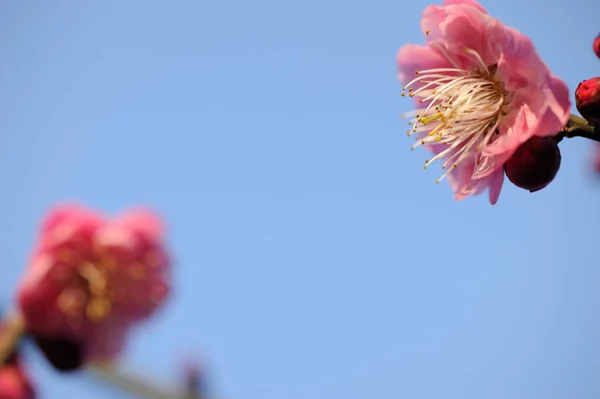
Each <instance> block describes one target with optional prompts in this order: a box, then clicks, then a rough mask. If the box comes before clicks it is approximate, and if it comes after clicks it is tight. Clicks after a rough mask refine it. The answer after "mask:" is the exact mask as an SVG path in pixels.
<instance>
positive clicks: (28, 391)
mask: <svg viewBox="0 0 600 399" xmlns="http://www.w3.org/2000/svg"><path fill="white" fill-rule="evenodd" d="M35 396H36V395H35V390H34V388H33V385H32V384H31V381H30V380H29V377H28V375H27V373H26V372H25V370H24V369H23V366H22V364H21V361H20V360H19V356H18V354H17V352H16V351H15V352H13V354H12V355H11V356H10V358H9V359H8V361H7V362H6V363H5V364H4V365H2V366H0V399H35Z"/></svg>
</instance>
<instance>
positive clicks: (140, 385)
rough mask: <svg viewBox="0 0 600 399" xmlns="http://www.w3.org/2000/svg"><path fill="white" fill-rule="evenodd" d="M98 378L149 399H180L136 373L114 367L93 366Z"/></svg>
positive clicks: (173, 393)
mask: <svg viewBox="0 0 600 399" xmlns="http://www.w3.org/2000/svg"><path fill="white" fill-rule="evenodd" d="M89 369H90V371H91V372H92V373H93V374H95V376H96V377H98V378H100V379H102V380H104V381H105V382H108V383H111V384H113V385H115V386H117V387H119V388H121V389H123V390H125V391H129V392H131V393H134V394H136V395H137V396H140V397H144V398H147V399H179V398H180V395H177V394H176V393H175V392H169V391H167V390H165V389H163V388H161V387H159V386H157V385H155V384H153V383H151V382H149V381H148V380H147V379H145V378H143V377H142V376H140V375H137V374H134V373H128V372H125V371H123V370H120V369H119V368H117V367H114V366H93V367H90V368H89Z"/></svg>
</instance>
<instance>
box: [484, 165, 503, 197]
mask: <svg viewBox="0 0 600 399" xmlns="http://www.w3.org/2000/svg"><path fill="white" fill-rule="evenodd" d="M503 183H504V169H498V170H496V171H495V172H494V173H493V174H492V175H491V176H490V177H489V187H490V188H489V193H488V194H489V200H490V204H492V205H496V202H498V198H500V192H501V191H502V184H503Z"/></svg>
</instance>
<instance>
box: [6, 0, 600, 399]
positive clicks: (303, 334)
mask: <svg viewBox="0 0 600 399" xmlns="http://www.w3.org/2000/svg"><path fill="white" fill-rule="evenodd" d="M428 4H430V2H429V1H421V0H419V1H411V2H409V1H402V0H395V1H392V0H372V1H368V2H367V1H354V0H345V1H342V0H304V1H276V0H255V1H251V2H250V1H245V0H223V1H212V2H209V1H183V0H172V1H153V0H128V1H123V0H102V1H93V0H89V1H78V2H77V1H52V2H46V1H33V2H19V1H3V2H1V3H0V54H2V57H1V59H0V186H1V187H2V195H1V196H0V226H2V229H1V230H0V248H1V250H0V265H1V266H0V278H1V280H0V297H1V299H3V300H4V301H10V300H11V297H12V295H13V294H14V289H13V287H14V285H15V284H16V282H17V281H18V279H19V277H20V275H21V273H22V271H23V267H24V265H25V264H26V262H27V258H28V256H29V251H30V248H31V246H32V244H33V242H34V240H35V237H36V233H37V225H38V223H39V222H40V220H41V219H42V218H43V216H44V214H45V213H46V212H47V211H48V210H49V209H50V207H51V206H52V205H54V204H57V203H59V202H61V201H65V200H66V201H73V200H75V201H80V202H83V203H85V204H88V205H90V206H93V207H95V208H99V209H101V210H104V211H107V212H117V211H119V210H123V209H126V208H128V207H130V206H133V205H136V204H148V205H151V206H153V207H155V208H156V209H158V210H159V211H160V212H162V214H163V215H164V217H165V218H166V219H167V223H168V226H169V233H170V234H169V237H168V239H169V245H170V248H171V249H172V252H173V254H174V256H175V257H176V260H177V262H176V265H175V281H174V291H175V295H174V296H173V298H172V300H171V302H170V303H169V305H168V307H166V308H165V309H164V311H163V312H161V313H160V314H158V315H157V316H156V317H155V318H153V319H152V320H151V321H150V322H149V323H147V324H145V325H143V326H140V328H138V329H137V330H135V331H134V332H132V334H131V337H130V345H129V346H128V348H127V351H126V353H125V354H124V357H123V364H124V365H126V366H127V367H130V368H133V369H136V370H138V371H140V372H148V373H150V375H153V376H156V378H157V379H159V380H162V381H165V382H169V381H176V380H177V378H179V376H180V369H181V364H182V362H184V361H185V360H186V359H189V358H190V357H196V358H198V359H203V360H202V361H204V362H206V363H207V365H208V366H209V375H210V377H211V384H212V386H213V387H214V389H215V391H216V393H217V394H218V396H220V397H226V398H229V399H342V398H343V399H365V398H382V399H386V398H390V399H392V398H394V399H400V398H411V399H482V398H485V399H506V398H510V399H532V398H544V399H573V398H577V399H588V398H589V399H596V398H598V397H599V396H600V379H598V375H599V373H600V345H598V342H599V341H598V338H599V336H600V312H598V308H599V304H600V290H599V289H598V286H599V285H600V262H599V261H598V248H599V244H598V243H599V241H598V236H599V234H600V232H599V231H598V221H599V217H600V216H599V215H598V204H599V203H600V179H598V178H596V177H595V176H594V175H593V173H592V171H591V156H592V149H593V147H592V146H591V145H590V143H589V142H586V141H585V140H584V139H573V140H565V141H564V142H563V143H561V151H562V155H563V161H562V167H561V170H560V172H559V174H558V176H557V177H556V179H555V181H554V182H553V183H552V184H551V185H550V186H548V187H547V188H546V189H544V190H542V191H540V192H537V193H535V194H530V193H528V192H527V191H524V190H521V189H518V188H516V187H514V186H511V185H510V184H505V188H504V190H503V192H502V195H501V197H500V201H499V202H498V204H497V205H496V206H490V205H489V203H488V201H487V195H485V196H480V197H473V198H468V199H466V200H464V201H462V202H456V201H454V200H453V198H452V193H451V190H450V188H449V187H448V186H447V184H445V183H444V184H439V185H436V184H435V183H434V180H435V179H436V178H437V177H438V175H439V173H438V170H437V168H432V169H433V170H428V171H424V170H423V167H422V165H423V161H424V159H425V158H426V156H427V154H426V152H425V151H414V152H411V151H409V146H410V145H411V143H412V141H411V140H410V139H408V138H407V137H406V135H405V129H406V124H405V123H406V122H404V121H402V120H400V118H399V115H400V114H401V113H402V112H405V111H407V110H409V109H410V102H409V101H408V100H406V99H403V98H402V97H400V92H401V85H400V84H399V83H398V82H397V80H396V65H395V61H396V52H397V50H398V48H399V47H400V46H402V45H403V44H405V43H407V42H415V43H422V42H423V38H422V36H421V32H420V30H419V20H420V16H421V12H422V9H423V8H424V7H425V6H426V5H428ZM482 4H483V5H484V6H485V7H486V8H487V9H488V11H489V12H490V13H492V14H493V15H494V16H496V17H498V18H500V19H501V20H503V21H504V22H505V23H507V24H508V25H511V26H513V27H516V28H517V29H519V30H521V31H522V32H523V33H525V34H527V35H530V36H531V37H532V39H533V41H534V43H535V44H536V46H537V48H538V51H539V53H540V54H541V55H542V57H543V58H544V59H545V61H546V62H547V63H548V64H549V65H550V67H551V68H552V69H553V71H554V72H555V73H556V74H557V75H559V76H561V77H562V78H564V79H565V80H566V81H567V83H568V84H569V86H570V87H571V89H574V88H575V87H576V85H577V83H578V82H579V81H581V80H583V79H585V78H589V77H593V76H595V75H599V74H600V60H598V59H596V58H595V56H594V54H593V53H592V51H591V43H592V40H593V38H594V36H595V35H596V34H597V33H598V31H600V22H599V21H598V15H600V3H599V2H595V1H592V0H571V1H568V2H567V1H561V2H556V3H548V2H547V1H542V0H527V1H523V0H502V1H498V0H487V1H486V0H484V1H483V3H482ZM27 355H28V356H27V359H28V360H30V361H31V362H32V364H31V368H32V374H34V378H35V379H36V381H37V383H38V384H39V390H40V393H41V395H40V397H41V398H48V399H54V398H82V397H85V398H86V399H100V398H108V397H113V394H114V392H112V391H108V390H104V389H99V385H94V384H93V383H92V382H90V381H89V380H87V379H85V378H78V377H73V376H61V375H57V374H56V373H55V372H54V371H53V370H51V369H50V368H49V366H48V365H47V364H46V363H45V361H44V360H43V359H41V358H39V356H37V355H36V354H35V353H27Z"/></svg>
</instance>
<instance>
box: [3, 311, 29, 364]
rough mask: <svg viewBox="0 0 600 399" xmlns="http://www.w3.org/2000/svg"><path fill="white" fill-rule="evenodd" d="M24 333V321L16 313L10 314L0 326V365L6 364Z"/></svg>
mask: <svg viewBox="0 0 600 399" xmlns="http://www.w3.org/2000/svg"><path fill="white" fill-rule="evenodd" d="M24 331H25V321H24V320H23V317H22V316H21V315H20V314H18V313H12V314H10V315H8V316H7V317H5V318H4V320H2V324H0V365H2V364H4V363H6V361H7V360H8V359H9V358H10V355H11V354H12V353H13V351H14V349H15V347H16V346H17V344H18V343H19V341H20V339H21V337H22V336H23V334H24Z"/></svg>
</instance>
